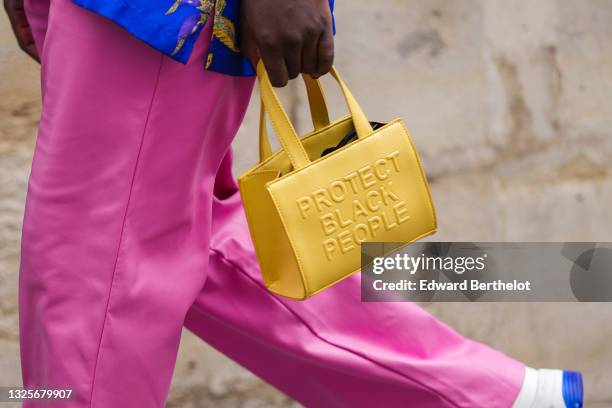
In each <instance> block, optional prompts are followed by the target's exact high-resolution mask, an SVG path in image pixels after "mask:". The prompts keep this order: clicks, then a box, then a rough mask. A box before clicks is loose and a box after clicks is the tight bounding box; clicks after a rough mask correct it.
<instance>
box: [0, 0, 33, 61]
mask: <svg viewBox="0 0 612 408" xmlns="http://www.w3.org/2000/svg"><path fill="white" fill-rule="evenodd" d="M4 9H5V10H6V13H7V15H8V17H9V21H10V23H11V28H12V29H13V33H14V34H15V38H16V39H17V43H18V44H19V48H21V49H22V50H23V51H25V53H26V54H28V55H29V56H30V57H32V58H33V59H35V60H36V61H39V62H40V59H39V57H38V51H37V50H36V44H35V43H34V36H33V35H32V29H31V28H30V25H29V23H28V19H27V17H26V14H25V9H24V7H23V0H4Z"/></svg>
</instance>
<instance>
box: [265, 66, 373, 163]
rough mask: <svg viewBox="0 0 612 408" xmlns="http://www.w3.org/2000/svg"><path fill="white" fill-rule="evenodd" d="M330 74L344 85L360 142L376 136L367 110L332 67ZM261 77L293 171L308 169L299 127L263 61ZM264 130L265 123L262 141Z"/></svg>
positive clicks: (276, 126)
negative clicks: (364, 111)
mask: <svg viewBox="0 0 612 408" xmlns="http://www.w3.org/2000/svg"><path fill="white" fill-rule="evenodd" d="M330 73H331V75H332V76H333V77H334V79H335V80H336V82H337V83H338V85H339V86H340V89H341V91H342V94H343V95H344V99H345V101H346V104H347V105H348V109H349V111H350V113H351V117H352V120H353V124H354V127H355V132H356V133H357V137H358V138H360V139H363V138H366V137H368V136H369V135H371V134H372V133H373V130H372V126H371V125H370V122H369V121H368V119H367V118H366V116H365V114H364V113H363V110H362V109H361V107H360V106H359V104H358V103H357V101H356V100H355V98H354V97H353V94H352V93H351V91H349V89H348V87H347V86H346V84H345V83H344V81H343V80H342V78H340V75H338V72H337V71H336V69H335V68H334V67H332V69H331V71H330ZM257 78H258V79H259V86H260V90H261V99H262V102H263V105H264V108H265V111H267V112H268V114H269V115H270V120H271V122H272V126H273V127H274V130H275V132H276V135H277V137H278V138H279V140H280V142H281V145H282V146H283V149H284V150H285V152H286V153H287V156H288V157H289V160H290V161H291V164H292V165H293V168H294V169H296V170H298V169H301V168H303V167H305V166H307V165H308V164H310V158H309V157H308V154H307V153H306V150H305V149H304V146H303V145H302V142H301V140H300V138H299V137H298V135H297V132H296V131H295V128H294V127H293V124H291V121H290V120H289V117H288V116H287V113H286V112H285V110H284V109H283V107H282V106H281V103H280V100H279V99H278V96H277V95H276V92H275V91H274V88H272V84H271V83H270V78H269V77H268V73H267V72H266V68H265V66H264V63H263V60H259V63H258V64H257ZM262 129H265V122H264V124H263V125H262V124H261V123H260V141H261V140H262V139H264V137H265V135H262V134H261V130H262ZM266 140H267V139H266ZM261 150H262V149H261V146H260V151H261Z"/></svg>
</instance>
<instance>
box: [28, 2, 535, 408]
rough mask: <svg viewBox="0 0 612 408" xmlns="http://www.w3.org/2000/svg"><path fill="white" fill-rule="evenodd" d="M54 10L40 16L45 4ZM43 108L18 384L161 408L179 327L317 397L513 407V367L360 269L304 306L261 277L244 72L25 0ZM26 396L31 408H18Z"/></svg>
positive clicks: (322, 403) (77, 402) (90, 401)
mask: <svg viewBox="0 0 612 408" xmlns="http://www.w3.org/2000/svg"><path fill="white" fill-rule="evenodd" d="M49 8H50V12H49ZM27 14H28V16H29V19H30V22H31V24H32V26H33V28H34V33H35V37H36V41H37V44H38V47H39V50H40V52H41V55H42V90H43V113H42V118H41V122H40V129H39V134H38V141H37V145H36V151H35V155H34V161H33V165H32V172H31V177H30V183H29V191H28V199H27V207H26V213H25V220H24V227H23V248H22V265H21V275H20V326H21V331H20V333H21V353H22V366H23V380H24V386H25V387H28V388H35V387H45V388H49V387H68V388H72V389H74V390H75V393H76V398H75V399H74V400H73V401H71V402H68V403H64V404H56V405H49V404H45V405H43V406H47V407H49V406H70V407H91V406H93V407H99V408H102V407H109V408H116V407H134V408H141V407H162V406H163V405H164V403H165V399H166V396H167V393H168V388H169V384H170V380H171V377H172V371H173V367H174V364H175V358H176V353H177V348H178V346H179V339H180V334H181V328H182V327H183V325H186V326H187V327H188V328H189V329H190V330H191V331H193V332H194V333H196V334H197V335H198V336H200V337H201V338H202V339H203V340H205V341H207V342H208V343H210V344H211V345H212V346H214V347H215V348H217V349H218V350H220V351H221V352H223V353H225V354H226V355H228V356H229V357H230V358H232V359H234V360H236V361H237V362H238V363H240V364H242V365H243V366H245V367H246V368H248V369H249V370H251V371H253V372H254V373H255V374H257V375H259V376H261V377H262V378H263V379H265V380H266V381H268V382H270V383H271V384H273V385H274V386H276V387H278V388H279V389H280V390H281V391H283V392H285V393H287V394H288V395H290V396H291V397H293V398H295V399H296V400H297V401H299V402H301V403H303V404H305V405H307V406H314V407H372V406H378V407H386V408H387V407H419V408H426V407H487V408H491V407H510V406H511V405H512V402H513V401H514V399H515V397H516V395H517V393H518V390H519V388H520V384H521V382H522V378H523V372H524V366H523V364H521V363H519V362H517V361H515V360H512V359H510V358H509V357H507V356H505V355H503V354H501V353H499V352H497V351H494V350H492V349H490V348H488V347H486V346H484V345H481V344H478V343H475V342H472V341H470V340H467V339H465V338H463V337H462V336H460V335H458V334H457V333H456V332H454V331H453V330H452V329H450V328H449V327H447V326H446V325H444V324H443V323H441V322H439V321H438V320H436V319H435V318H433V317H432V316H431V315H429V314H428V313H426V312H425V311H423V310H422V309H421V308H419V307H418V306H417V305H414V304H410V303H395V304H392V303H387V304H385V303H377V304H373V303H371V304H366V303H361V302H360V300H359V296H360V291H359V277H358V276H354V277H353V278H351V279H348V280H346V281H344V282H343V283H341V284H339V285H337V286H335V287H333V288H331V289H329V290H327V291H325V292H324V293H322V294H319V295H317V296H315V297H314V298H312V299H310V300H308V301H305V302H294V301H289V300H285V299H280V298H278V297H275V296H273V295H271V294H270V293H269V292H267V291H266V289H265V288H264V286H263V284H262V281H261V279H260V276H259V271H258V266H257V261H256V258H255V255H254V253H253V247H252V245H251V241H250V237H249V233H248V229H247V226H246V223H245V219H244V216H243V210H242V205H241V202H240V197H239V193H238V192H237V188H236V184H235V183H234V180H233V178H232V176H231V160H232V159H231V153H230V150H229V146H230V142H231V141H232V138H233V137H234V134H235V133H236V131H237V129H238V127H239V125H240V122H241V120H242V118H243V115H244V112H245V109H246V107H247V103H248V100H249V98H250V95H251V90H252V87H253V79H252V78H233V77H229V76H223V75H220V74H216V73H211V72H205V71H204V70H203V67H202V64H203V55H204V51H205V49H206V46H207V38H208V34H206V35H201V36H200V39H199V40H198V44H197V47H196V50H195V51H194V54H193V56H192V58H191V60H190V63H189V64H188V65H186V66H184V65H181V64H179V63H176V62H174V61H172V60H170V59H168V58H166V57H164V56H162V55H161V54H160V53H159V52H157V51H155V50H153V49H151V48H149V47H148V46H146V45H144V44H142V43H141V42H139V41H138V40H136V39H134V38H132V37H131V36H130V35H129V34H127V33H126V32H124V31H123V30H122V29H121V28H120V27H118V26H116V25H114V24H113V23H111V22H109V21H107V20H105V19H104V18H102V17H99V16H97V15H94V14H92V13H90V12H88V11H85V10H83V9H80V8H78V7H77V6H75V5H73V4H72V3H70V2H69V1H68V0H51V3H50V4H49V2H48V0H47V1H44V0H43V1H41V0H30V1H28V2H27ZM25 406H34V404H31V403H28V404H25Z"/></svg>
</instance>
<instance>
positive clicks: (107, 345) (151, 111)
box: [19, 0, 253, 408]
mask: <svg viewBox="0 0 612 408" xmlns="http://www.w3.org/2000/svg"><path fill="white" fill-rule="evenodd" d="M38 3H39V1H34V0H32V1H31V2H30V3H29V4H28V5H27V6H28V13H30V11H33V10H39V9H38V7H40V4H38ZM30 5H35V8H34V9H32V8H30V7H29V6H30ZM40 8H43V7H40ZM39 14H43V13H33V14H30V15H32V16H33V17H34V18H33V21H32V23H33V24H34V25H36V27H40V26H41V25H44V23H41V22H40V21H37V20H36V15H39ZM36 32H38V33H40V32H43V33H44V30H42V29H38V28H37V29H36ZM208 35H209V34H203V35H202V36H201V37H200V41H199V43H198V45H197V49H196V50H195V52H194V55H193V56H192V58H191V61H190V63H189V64H188V65H187V66H184V65H181V64H179V63H176V62H174V61H172V60H170V59H169V58H166V57H164V56H162V54H160V53H159V52H157V51H155V50H153V49H152V48H150V47H148V46H146V45H144V44H143V43H141V42H140V41H138V40H136V39H134V38H132V37H131V36H130V35H129V34H127V32H125V31H124V30H123V29H121V28H120V27H118V26H116V25H115V24H112V23H110V22H109V21H108V20H106V19H104V18H102V17H100V16H97V15H95V14H93V13H91V12H89V11H86V10H84V9H81V8H79V7H77V6H75V5H73V4H72V3H70V2H69V1H68V0H53V1H51V8H50V12H49V20H48V25H47V28H46V36H45V38H44V41H43V40H42V39H41V38H38V39H37V41H38V43H39V44H42V48H43V50H42V59H43V63H42V78H43V85H42V88H43V112H42V118H41V123H40V128H39V134H38V140H37V145H36V150H35V153H34V160H33V165H32V172H31V177H30V182H29V191H28V198H27V204H26V213H25V218H24V226H23V244H22V265H21V271H20V299H19V301H20V338H21V352H22V367H23V379H24V385H25V386H26V387H28V388H34V387H44V388H49V387H69V388H74V389H75V392H76V399H75V400H74V401H73V402H71V403H68V404H66V406H78V407H85V406H93V407H100V408H103V407H109V408H115V407H135V408H140V407H143V408H144V407H162V406H164V402H165V398H166V396H167V391H168V388H169V384H170V380H171V378H172V371H173V368H174V364H175V358H176V353H177V349H178V345H179V340H180V334H181V329H182V326H183V321H184V318H185V314H186V313H187V310H188V309H189V307H190V306H191V305H192V304H193V302H194V300H195V298H196V296H197V295H198V293H199V292H200V291H201V289H202V286H203V284H204V281H205V276H206V271H207V265H208V257H209V256H208V254H209V236H210V228H211V215H212V191H213V184H214V179H215V175H216V173H217V169H218V167H219V165H220V163H221V161H222V159H223V157H224V156H225V154H226V152H227V151H228V148H229V145H230V143H231V140H232V138H233V137H234V135H235V133H236V131H237V130H238V127H239V125H240V123H241V121H242V118H243V115H244V112H245V110H246V107H247V104H248V101H249V99H250V95H251V90H252V86H253V79H252V78H233V77H229V76H224V75H220V74H216V73H210V72H206V71H205V70H204V69H203V64H204V53H205V50H206V46H207V41H206V39H207V38H208ZM29 405H30V404H26V406H29ZM62 405H63V404H57V406H62ZM46 406H48V405H46Z"/></svg>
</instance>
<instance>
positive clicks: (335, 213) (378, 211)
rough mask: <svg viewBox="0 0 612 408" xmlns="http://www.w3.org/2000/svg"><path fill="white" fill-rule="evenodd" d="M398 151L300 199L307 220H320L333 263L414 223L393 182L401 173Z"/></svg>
mask: <svg viewBox="0 0 612 408" xmlns="http://www.w3.org/2000/svg"><path fill="white" fill-rule="evenodd" d="M399 154H400V152H399V151H398V150H395V151H393V152H391V153H389V154H387V155H385V156H383V157H380V158H378V159H376V160H373V161H372V162H371V163H370V164H368V165H366V166H364V167H361V168H360V169H358V170H355V171H353V172H350V173H348V174H346V175H345V176H343V177H341V178H339V179H336V180H334V181H332V182H331V183H329V184H328V186H326V187H323V188H319V189H317V190H315V191H313V192H311V193H310V194H308V195H305V196H302V197H300V198H298V199H297V200H296V202H295V203H296V205H297V208H298V210H299V214H300V216H301V218H302V219H303V220H310V219H311V218H312V217H318V219H319V224H320V227H321V231H322V233H323V236H324V239H323V240H322V242H321V245H322V248H323V251H324V252H325V255H326V257H327V259H328V260H329V261H331V260H333V259H334V257H335V256H337V255H338V254H344V253H347V252H350V251H352V250H355V249H358V248H359V244H360V243H362V242H364V241H370V240H374V239H375V238H376V237H377V235H378V234H379V233H380V232H382V231H389V230H392V229H394V228H397V227H398V226H399V225H401V224H403V223H405V222H407V221H408V220H410V214H408V208H407V205H406V202H405V201H404V200H402V199H401V198H400V197H399V196H398V194H397V193H396V192H395V191H394V186H393V182H392V181H391V180H390V178H391V176H392V175H393V174H394V173H399V172H400V161H399Z"/></svg>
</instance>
